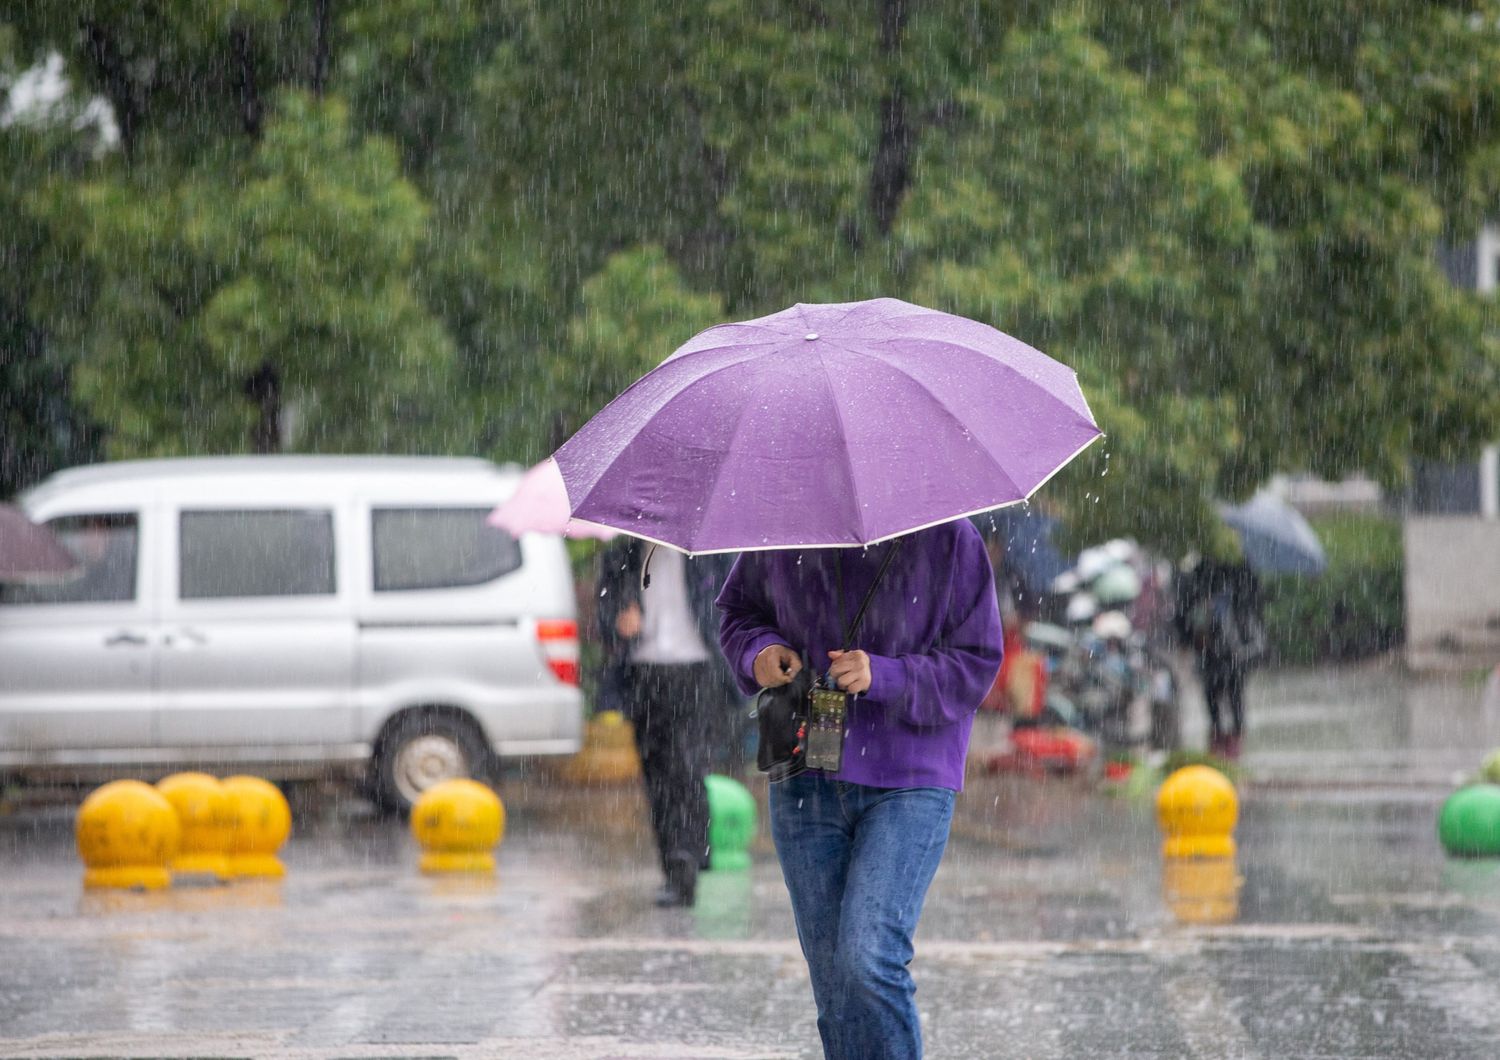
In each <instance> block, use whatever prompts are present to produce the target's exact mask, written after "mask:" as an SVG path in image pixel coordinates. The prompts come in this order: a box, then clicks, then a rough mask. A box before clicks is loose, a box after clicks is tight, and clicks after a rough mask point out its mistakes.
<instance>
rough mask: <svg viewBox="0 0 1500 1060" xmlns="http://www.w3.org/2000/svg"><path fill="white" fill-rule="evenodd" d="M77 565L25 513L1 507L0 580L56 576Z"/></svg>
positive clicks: (4, 505)
mask: <svg viewBox="0 0 1500 1060" xmlns="http://www.w3.org/2000/svg"><path fill="white" fill-rule="evenodd" d="M77 566H78V561H77V560H76V559H74V558H73V554H72V553H71V552H69V551H68V550H67V549H65V548H63V547H62V545H61V544H59V543H58V540H57V538H55V537H53V536H52V533H51V531H49V530H48V529H47V528H46V527H42V526H37V525H36V523H33V522H32V521H31V520H30V519H28V518H27V517H26V513H25V512H23V511H21V510H20V509H19V508H16V507H14V506H12V505H9V504H0V581H23V580H30V579H33V578H48V577H58V576H60V575H64V574H69V573H71V572H72V571H73V570H74V569H75V568H77Z"/></svg>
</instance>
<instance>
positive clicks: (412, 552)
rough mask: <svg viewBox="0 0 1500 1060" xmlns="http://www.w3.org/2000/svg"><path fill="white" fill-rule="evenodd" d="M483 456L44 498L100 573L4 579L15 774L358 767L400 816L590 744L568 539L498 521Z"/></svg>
mask: <svg viewBox="0 0 1500 1060" xmlns="http://www.w3.org/2000/svg"><path fill="white" fill-rule="evenodd" d="M519 480H520V471H519V469H517V468H514V467H507V468H501V467H497V466H495V465H493V464H490V463H488V462H486V461H483V460H474V459H448V458H423V457H417V458H406V457H302V456H270V457H215V458H204V459H183V460H143V461H134V462H125V463H116V464H101V465H96V466H92V467H83V468H75V469H73V470H69V471H63V472H60V473H58V474H56V475H53V476H52V477H51V478H49V479H47V480H46V481H45V482H43V483H41V484H40V485H38V486H37V487H36V488H34V489H32V490H31V491H30V492H28V493H26V494H24V495H23V496H22V497H21V498H20V504H21V506H22V507H23V508H24V509H25V510H26V511H27V513H28V514H29V515H30V516H31V517H32V519H34V520H36V521H38V522H43V523H46V524H48V525H49V526H50V527H51V528H52V529H53V531H54V533H55V534H56V535H57V536H58V537H59V538H60V539H62V541H63V542H64V543H65V544H66V545H68V547H69V548H70V549H71V550H72V551H73V552H74V553H75V554H76V555H77V556H78V557H79V559H80V560H81V564H82V573H81V574H80V575H79V576H77V577H74V578H72V579H69V580H67V581H62V582H58V583H56V584H43V585H0V774H4V775H9V776H12V777H16V778H19V779H22V780H27V779H35V780H53V781H55V780H58V779H67V780H71V781H93V780H101V779H106V778H107V777H110V776H121V775H130V776H139V777H143V778H145V779H151V778H152V777H155V776H160V775H164V774H166V773H169V772H172V771H174V770H177V769H181V768H184V767H189V766H192V767H200V768H207V769H218V770H233V771H246V770H249V771H258V772H260V773H261V774H262V775H265V776H270V777H272V778H273V779H299V778H313V777H323V776H327V775H328V774H329V773H330V772H331V771H335V770H336V769H342V770H343V771H348V770H349V767H351V766H352V767H356V768H357V769H358V770H359V771H361V772H362V773H363V774H364V779H366V780H367V781H368V783H369V791H370V793H371V795H372V796H373V797H374V798H375V800H376V801H377V803H379V804H380V805H381V806H382V807H383V808H385V809H388V810H402V809H405V808H407V807H409V806H410V804H411V803H412V801H414V800H415V799H416V798H417V796H418V795H420V794H421V792H422V791H424V790H425V789H426V788H428V787H430V786H431V785H432V784H434V783H436V782H438V781H440V780H444V779H447V778H449V777H455V776H466V775H470V774H481V775H482V774H483V772H484V771H485V770H486V768H487V767H488V766H489V765H490V764H491V762H492V756H495V755H498V756H519V755H560V754H570V753H572V752H574V751H576V750H577V749H578V747H579V745H580V741H581V734H582V714H583V702H582V696H581V694H580V692H579V688H578V626H577V621H576V612H575V602H574V596H573V579H572V573H571V570H570V567H569V565H568V557H567V554H566V550H565V549H564V547H563V543H562V541H561V539H559V538H557V537H553V536H545V535H536V534H527V535H524V536H523V537H522V538H520V539H516V538H514V537H511V536H510V535H509V534H506V533H505V532H504V531H501V530H497V529H494V528H492V527H490V526H489V525H488V524H487V523H486V521H485V519H486V516H488V514H489V513H490V511H491V510H492V509H493V508H494V507H495V505H496V504H497V503H499V502H500V501H502V500H504V499H505V498H506V497H508V496H509V495H510V493H511V492H512V491H513V490H514V489H515V487H516V484H517V483H518V482H519Z"/></svg>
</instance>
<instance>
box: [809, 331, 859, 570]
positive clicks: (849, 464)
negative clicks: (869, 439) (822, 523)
mask: <svg viewBox="0 0 1500 1060" xmlns="http://www.w3.org/2000/svg"><path fill="white" fill-rule="evenodd" d="M851 312H852V310H851ZM832 345H834V346H835V347H837V348H838V349H841V350H846V349H847V347H845V346H844V345H842V344H841V343H833V344H832ZM818 364H819V365H820V366H821V367H822V369H823V382H824V384H825V385H826V386H827V388H828V403H829V404H830V405H831V406H833V414H834V416H835V417H836V418H837V419H838V421H839V440H840V441H841V442H842V443H843V446H844V468H845V469H846V471H847V472H848V475H849V486H850V488H851V489H853V488H854V487H855V485H856V483H855V475H854V454H853V453H852V452H850V450H849V428H848V425H847V424H846V423H845V422H844V410H843V409H841V408H840V407H839V396H838V393H837V391H836V390H835V389H834V386H833V375H832V374H831V373H830V372H829V371H828V359H827V358H826V357H824V356H823V351H822V350H819V351H818ZM854 517H855V519H856V520H858V522H859V537H860V540H864V538H865V536H866V535H865V517H864V513H863V512H859V511H856V512H855V513H854Z"/></svg>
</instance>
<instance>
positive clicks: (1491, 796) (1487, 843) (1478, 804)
mask: <svg viewBox="0 0 1500 1060" xmlns="http://www.w3.org/2000/svg"><path fill="white" fill-rule="evenodd" d="M1438 839H1439V840H1440V841H1441V842H1442V844H1443V849H1444V850H1446V851H1447V852H1448V853H1450V854H1457V855H1460V856H1463V857H1480V858H1485V857H1496V856H1500V784H1470V785H1469V786H1468V787H1466V788H1459V789H1458V790H1457V791H1455V792H1454V793H1453V794H1452V795H1449V796H1448V801H1446V802H1444V803H1443V808H1442V810H1441V811H1440V812H1439V813H1438Z"/></svg>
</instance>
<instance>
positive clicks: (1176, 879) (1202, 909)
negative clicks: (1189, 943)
mask: <svg viewBox="0 0 1500 1060" xmlns="http://www.w3.org/2000/svg"><path fill="white" fill-rule="evenodd" d="M1244 882H1245V881H1244V880H1243V879H1242V878H1241V877H1240V874H1239V871H1238V870H1237V869H1236V868H1235V864H1234V858H1167V859H1166V860H1165V861H1164V862H1163V863H1162V869H1161V892H1162V898H1163V899H1165V901H1166V903H1167V908H1168V909H1170V910H1171V911H1172V915H1173V916H1174V917H1176V918H1177V921H1178V923H1181V924H1229V923H1233V922H1234V920H1235V918H1236V917H1238V916H1239V915H1240V885H1241V884H1242V883H1244Z"/></svg>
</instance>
